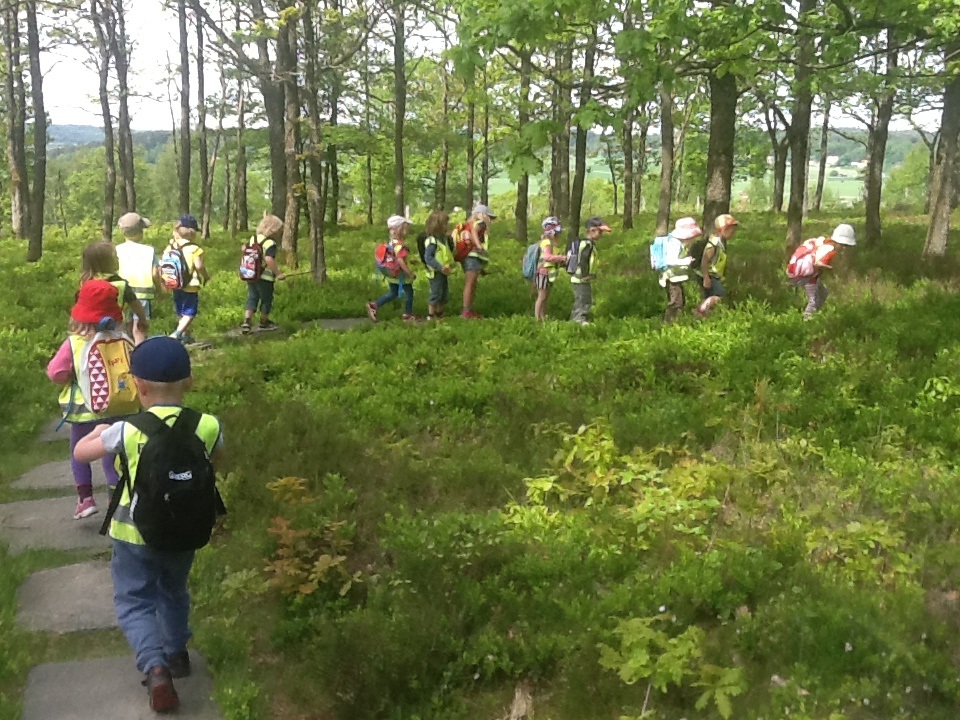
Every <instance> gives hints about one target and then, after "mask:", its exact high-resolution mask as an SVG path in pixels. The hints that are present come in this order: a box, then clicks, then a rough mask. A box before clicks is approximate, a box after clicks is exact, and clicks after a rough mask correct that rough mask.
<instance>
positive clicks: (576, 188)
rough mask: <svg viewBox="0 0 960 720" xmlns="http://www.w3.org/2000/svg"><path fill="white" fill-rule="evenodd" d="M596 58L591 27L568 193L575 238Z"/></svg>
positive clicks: (595, 29) (577, 232) (581, 202)
mask: <svg viewBox="0 0 960 720" xmlns="http://www.w3.org/2000/svg"><path fill="white" fill-rule="evenodd" d="M596 57H597V28H596V27H593V28H591V31H590V37H589V40H588V41H587V48H586V51H585V52H584V55H583V84H582V85H581V87H580V101H579V112H578V114H577V143H576V147H575V148H574V162H575V164H576V167H575V170H574V175H573V188H572V189H571V193H570V233H571V237H576V236H577V235H578V234H579V233H580V213H581V212H582V209H583V188H584V185H585V184H586V180H587V135H588V133H589V131H590V128H589V127H588V126H587V120H586V117H585V112H586V109H587V105H589V104H590V100H591V98H592V97H593V92H592V90H593V75H594V63H595V62H596Z"/></svg>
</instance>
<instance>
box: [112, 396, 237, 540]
mask: <svg viewBox="0 0 960 720" xmlns="http://www.w3.org/2000/svg"><path fill="white" fill-rule="evenodd" d="M181 409H182V408H179V407H170V406H157V407H152V408H149V409H148V410H147V412H151V413H153V414H154V415H156V416H157V417H158V418H160V419H161V420H163V421H164V422H166V423H167V424H168V425H172V424H173V421H174V420H175V419H176V417H177V416H178V415H179V414H180V410H181ZM197 437H199V438H200V439H201V440H203V444H204V445H205V446H206V448H207V452H208V453H210V454H213V451H214V450H215V449H216V447H217V440H218V439H219V438H220V421H219V420H217V419H216V418H215V417H214V416H213V415H201V416H200V423H199V424H198V425H197ZM146 444H147V436H146V435H145V434H144V433H143V432H141V431H140V430H138V429H137V428H135V427H134V426H133V425H129V424H126V425H124V426H123V448H122V450H121V452H122V453H123V455H124V457H126V458H127V467H128V468H129V470H130V487H133V486H134V481H135V480H136V477H137V466H138V465H139V464H140V453H141V452H142V451H143V446H144V445H146ZM120 467H121V464H120V458H119V457H118V458H117V469H118V470H120ZM121 482H122V479H121ZM110 537H112V538H113V539H114V540H122V541H123V542H128V543H132V544H133V545H145V544H146V543H145V542H144V541H143V536H142V535H141V534H140V531H139V530H137V526H136V525H135V524H134V522H133V510H132V508H131V507H130V490H129V489H128V488H127V487H124V489H123V495H121V496H120V504H119V505H118V506H117V511H116V513H114V515H113V519H112V520H111V521H110Z"/></svg>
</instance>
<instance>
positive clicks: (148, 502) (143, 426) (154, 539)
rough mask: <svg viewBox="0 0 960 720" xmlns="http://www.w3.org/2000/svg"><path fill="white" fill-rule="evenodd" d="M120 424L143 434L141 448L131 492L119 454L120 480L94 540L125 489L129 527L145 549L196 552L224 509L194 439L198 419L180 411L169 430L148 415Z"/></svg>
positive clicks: (204, 455) (207, 460)
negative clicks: (137, 533) (129, 514)
mask: <svg viewBox="0 0 960 720" xmlns="http://www.w3.org/2000/svg"><path fill="white" fill-rule="evenodd" d="M126 422H128V423H130V424H131V425H133V426H134V427H135V428H137V429H138V430H140V431H141V432H142V433H144V434H145V435H146V436H147V442H146V444H145V445H144V446H143V449H142V450H141V451H140V461H139V463H138V464H137V477H136V478H135V479H134V482H133V485H132V487H131V484H130V468H129V467H128V465H127V459H126V457H125V456H124V455H123V454H122V453H121V454H120V464H121V469H122V477H121V480H120V483H118V485H117V488H116V490H115V491H114V493H113V497H112V498H111V500H110V508H109V510H108V511H107V517H106V518H105V520H104V523H103V527H101V528H100V534H101V535H104V534H106V532H107V529H108V528H109V526H110V520H111V519H112V517H113V514H114V513H115V512H116V509H117V507H118V506H119V504H120V498H121V496H122V495H123V488H124V487H127V488H128V489H130V508H131V513H132V517H133V523H134V525H136V526H137V530H139V531H140V534H141V535H142V536H143V540H144V542H145V543H146V544H147V545H148V546H149V547H151V548H153V549H155V550H163V551H166V552H182V551H185V550H197V549H199V548H202V547H203V546H204V545H206V544H207V543H209V542H210V535H211V533H212V532H213V526H214V524H215V523H216V520H217V516H218V515H222V514H224V513H226V508H225V507H224V505H223V500H222V498H221V497H220V492H219V491H218V490H217V486H216V476H215V474H214V470H213V465H212V464H211V462H210V455H209V453H208V452H207V448H206V446H205V445H204V443H203V440H201V439H200V438H199V437H197V425H198V424H199V423H200V413H198V412H197V411H196V410H190V409H189V408H183V409H182V410H181V411H180V414H179V415H178V416H177V419H176V420H175V421H174V423H173V425H172V426H171V425H167V423H166V422H164V421H163V420H161V419H160V418H159V417H157V416H156V415H154V414H153V413H150V412H141V413H140V414H139V415H134V416H133V417H131V418H129V419H128V420H127V421H126Z"/></svg>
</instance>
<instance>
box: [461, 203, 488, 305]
mask: <svg viewBox="0 0 960 720" xmlns="http://www.w3.org/2000/svg"><path fill="white" fill-rule="evenodd" d="M496 219H497V216H496V215H494V214H493V211H492V210H491V209H490V208H488V207H487V206H486V205H477V206H476V207H475V208H473V212H472V213H471V214H470V218H469V220H467V222H466V223H464V225H463V228H462V230H461V237H463V238H464V239H468V240H469V242H470V243H472V248H471V249H470V252H469V253H468V254H467V257H466V258H464V260H463V276H464V281H463V311H462V312H461V313H460V316H461V317H463V318H466V319H467V320H480V319H481V318H482V317H483V316H482V315H481V314H480V313H478V312H474V310H473V300H474V297H475V296H476V293H477V281H478V280H479V279H480V275H481V273H485V272H486V266H487V263H488V262H490V255H489V252H488V240H489V230H490V223H492V222H493V221H494V220H496Z"/></svg>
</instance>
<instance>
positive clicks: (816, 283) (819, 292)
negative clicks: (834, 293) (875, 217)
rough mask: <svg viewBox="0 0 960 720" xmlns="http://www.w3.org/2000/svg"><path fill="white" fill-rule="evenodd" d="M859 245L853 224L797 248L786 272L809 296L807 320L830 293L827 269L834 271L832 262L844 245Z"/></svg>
mask: <svg viewBox="0 0 960 720" xmlns="http://www.w3.org/2000/svg"><path fill="white" fill-rule="evenodd" d="M856 244H857V236H856V232H854V229H853V226H852V225H847V224H846V223H843V224H841V225H837V227H836V229H835V230H834V231H833V234H832V235H831V236H830V237H818V238H813V239H811V240H807V241H805V242H804V243H803V244H801V245H800V247H798V248H797V249H796V250H795V251H794V253H793V256H792V257H791V258H790V263H789V264H788V265H787V275H788V276H789V277H790V278H791V280H793V282H794V283H795V284H797V285H800V286H801V287H803V291H804V292H805V293H806V295H807V306H806V308H804V310H803V318H804V320H809V319H810V318H811V317H813V316H814V315H815V314H816V313H818V312H820V310H822V309H823V306H824V304H825V303H826V302H827V296H828V295H829V294H830V293H829V292H828V290H827V287H826V285H824V284H823V272H824V270H832V269H833V266H832V265H831V264H830V263H831V262H832V261H833V259H834V258H835V257H836V255H837V252H838V251H839V250H840V247H841V246H844V245H846V246H847V247H853V246H854V245H856Z"/></svg>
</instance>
